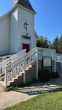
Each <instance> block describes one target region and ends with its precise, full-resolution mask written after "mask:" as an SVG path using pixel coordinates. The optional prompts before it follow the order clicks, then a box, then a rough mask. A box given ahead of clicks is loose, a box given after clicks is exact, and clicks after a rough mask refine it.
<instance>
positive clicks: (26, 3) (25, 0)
mask: <svg viewBox="0 0 62 110" xmlns="http://www.w3.org/2000/svg"><path fill="white" fill-rule="evenodd" d="M18 4H21V5H22V6H24V7H25V8H27V9H30V10H31V11H33V12H34V13H35V10H34V9H33V8H32V5H31V3H30V2H29V0H18Z"/></svg>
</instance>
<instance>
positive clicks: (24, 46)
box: [22, 43, 30, 52]
mask: <svg viewBox="0 0 62 110" xmlns="http://www.w3.org/2000/svg"><path fill="white" fill-rule="evenodd" d="M22 49H26V52H29V50H30V44H25V43H23V44H22Z"/></svg>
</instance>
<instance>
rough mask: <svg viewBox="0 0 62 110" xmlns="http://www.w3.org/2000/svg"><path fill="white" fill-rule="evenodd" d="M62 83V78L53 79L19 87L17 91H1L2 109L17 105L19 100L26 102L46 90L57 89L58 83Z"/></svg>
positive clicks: (0, 106)
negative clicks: (43, 82)
mask: <svg viewBox="0 0 62 110" xmlns="http://www.w3.org/2000/svg"><path fill="white" fill-rule="evenodd" d="M57 83H58V84H59V85H60V84H61V85H62V80H59V79H58V80H52V81H49V82H48V83H46V84H44V85H43V84H42V83H35V84H33V85H31V86H28V87H24V88H17V89H16V90H15V91H9V92H2V91H1V92H0V110H3V109H4V108H6V107H9V106H12V105H15V104H17V103H19V102H24V101H26V100H29V99H31V98H32V97H34V96H37V95H39V94H41V93H43V92H44V91H51V90H56V89H57V88H59V86H58V85H56V84H57Z"/></svg>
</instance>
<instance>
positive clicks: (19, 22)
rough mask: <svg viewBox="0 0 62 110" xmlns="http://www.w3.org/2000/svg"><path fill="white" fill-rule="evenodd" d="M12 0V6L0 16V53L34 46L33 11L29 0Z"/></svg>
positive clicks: (4, 53) (11, 52)
mask: <svg viewBox="0 0 62 110" xmlns="http://www.w3.org/2000/svg"><path fill="white" fill-rule="evenodd" d="M13 1H14V2H15V1H16V3H15V5H14V6H13V8H12V9H11V10H10V11H9V12H8V13H6V14H5V15H4V16H1V17H0V55H8V54H13V53H17V52H19V51H21V50H22V49H26V51H27V52H28V51H29V50H30V49H32V48H34V47H36V35H35V30H34V26H35V21H34V20H35V19H34V18H35V14H36V13H35V11H34V9H33V8H32V6H31V4H30V1H29V0H13Z"/></svg>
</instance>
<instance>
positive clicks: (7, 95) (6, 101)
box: [0, 91, 33, 110]
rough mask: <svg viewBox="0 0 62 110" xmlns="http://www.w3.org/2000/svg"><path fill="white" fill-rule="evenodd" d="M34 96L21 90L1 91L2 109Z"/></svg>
mask: <svg viewBox="0 0 62 110" xmlns="http://www.w3.org/2000/svg"><path fill="white" fill-rule="evenodd" d="M32 97H33V96H29V95H27V94H23V93H20V92H14V91H11V92H1V93H0V110H3V109H4V108H6V107H9V106H12V105H15V104H16V103H19V102H23V101H26V100H28V99H30V98H32Z"/></svg>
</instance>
